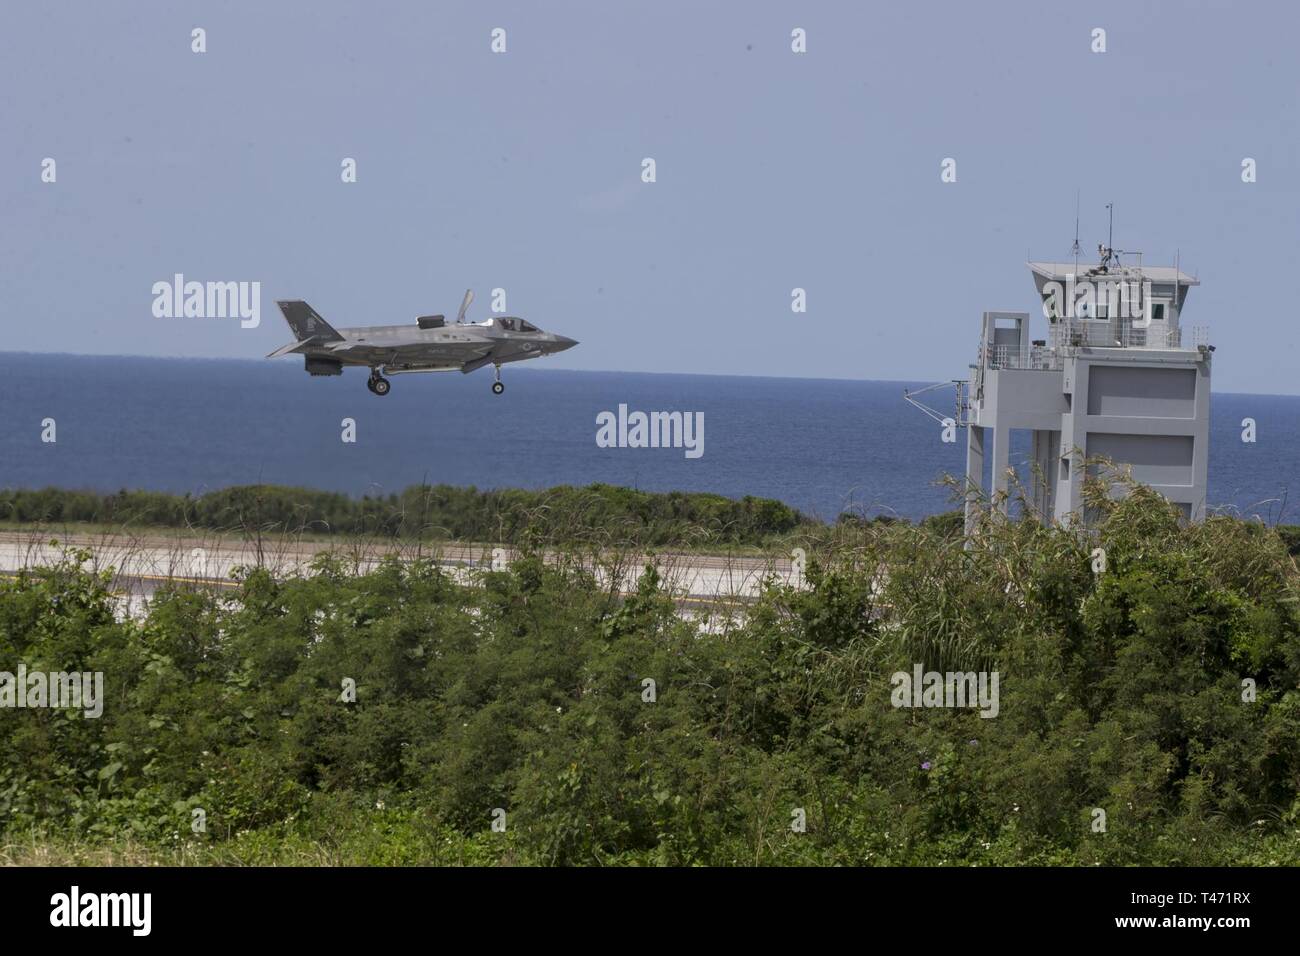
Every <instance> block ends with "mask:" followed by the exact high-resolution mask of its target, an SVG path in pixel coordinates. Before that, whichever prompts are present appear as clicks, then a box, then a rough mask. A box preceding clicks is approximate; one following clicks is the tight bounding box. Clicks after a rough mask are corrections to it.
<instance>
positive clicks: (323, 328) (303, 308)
mask: <svg viewBox="0 0 1300 956" xmlns="http://www.w3.org/2000/svg"><path fill="white" fill-rule="evenodd" d="M275 304H276V305H278V306H279V307H280V311H281V312H283V313H284V320H285V321H286V322H288V323H289V328H291V329H292V330H293V334H294V336H295V337H296V338H297V339H298V341H299V342H302V341H305V340H307V339H318V340H319V341H322V342H338V341H340V340H341V339H342V338H343V336H341V335H339V334H338V332H336V331H334V327H333V326H332V325H330V324H329V323H328V322H326V321H325V320H324V319H322V318H321V317H320V314H319V313H317V311H316V310H315V309H313V308H312V307H311V306H309V305H308V304H307V303H306V302H303V301H302V300H301V299H294V300H292V301H287V302H276V303H275Z"/></svg>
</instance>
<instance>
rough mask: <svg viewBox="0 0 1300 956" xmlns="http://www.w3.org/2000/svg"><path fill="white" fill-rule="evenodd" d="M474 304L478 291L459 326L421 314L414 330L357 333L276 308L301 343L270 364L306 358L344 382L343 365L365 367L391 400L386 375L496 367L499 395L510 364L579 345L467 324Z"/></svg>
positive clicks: (503, 321)
mask: <svg viewBox="0 0 1300 956" xmlns="http://www.w3.org/2000/svg"><path fill="white" fill-rule="evenodd" d="M473 301H474V293H473V291H472V290H466V292H465V299H464V301H462V302H461V304H460V314H459V315H457V316H456V321H455V323H453V324H448V323H447V321H446V319H445V318H444V317H443V316H441V315H422V316H420V317H419V318H418V319H416V320H415V324H414V325H376V326H372V327H370V328H359V329H335V328H333V327H332V326H331V325H330V324H329V323H328V322H326V321H325V320H324V319H322V318H321V317H320V315H318V314H317V312H316V310H315V309H313V308H312V307H311V306H310V305H308V304H307V303H306V302H303V301H302V300H300V299H295V300H293V301H286V302H276V305H278V306H279V307H280V311H281V312H283V313H284V320H285V321H286V322H288V323H289V328H291V329H292V330H293V334H294V335H295V336H297V341H294V342H290V343H289V344H288V345H286V346H284V347H283V348H278V349H276V350H275V351H274V352H272V353H271V354H270V355H268V356H267V358H277V357H278V356H281V355H288V354H290V353H296V354H299V355H302V356H303V358H304V360H305V361H306V365H307V372H308V373H309V374H311V375H342V374H343V366H345V365H364V366H367V367H368V368H369V369H370V380H369V381H368V382H367V383H366V387H367V388H369V389H370V390H371V391H372V392H374V393H375V394H376V395H387V394H388V390H389V388H391V385H390V383H389V381H388V379H386V378H384V375H401V374H404V373H406V372H450V371H454V370H457V369H459V370H460V371H461V372H472V371H474V370H475V369H480V368H483V367H484V366H485V365H491V366H492V367H493V368H494V369H495V370H496V381H494V382H493V383H492V393H493V394H494V395H500V394H501V393H502V392H504V391H505V389H506V387H505V386H504V385H503V384H501V366H502V365H504V364H505V363H507V362H522V361H523V360H524V359H533V358H540V357H541V356H543V355H554V354H555V353H556V352H563V351H564V350H565V349H568V348H572V347H573V346H575V345H577V344H578V343H577V342H575V341H574V340H573V339H571V338H567V337H565V336H563V335H556V334H555V333H554V332H544V331H542V330H541V329H539V328H537V327H536V326H535V325H532V324H530V323H528V322H525V321H524V320H523V319H519V318H513V317H510V316H493V317H492V318H490V319H484V320H483V321H482V322H466V321H465V310H466V309H468V308H469V304H470V303H471V302H473ZM381 373H382V374H381Z"/></svg>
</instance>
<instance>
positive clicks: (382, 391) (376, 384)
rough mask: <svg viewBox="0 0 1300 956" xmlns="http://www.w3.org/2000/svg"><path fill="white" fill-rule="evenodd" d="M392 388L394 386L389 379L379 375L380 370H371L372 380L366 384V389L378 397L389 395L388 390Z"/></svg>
mask: <svg viewBox="0 0 1300 956" xmlns="http://www.w3.org/2000/svg"><path fill="white" fill-rule="evenodd" d="M392 387H393V386H392V384H391V383H390V382H389V381H388V379H386V378H384V377H383V376H382V375H380V374H379V369H377V368H372V369H371V370H370V380H369V381H367V382H366V388H368V389H370V390H371V391H372V392H374V393H375V394H376V395H387V394H388V390H389V389H390V388H392Z"/></svg>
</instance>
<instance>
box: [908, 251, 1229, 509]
mask: <svg viewBox="0 0 1300 956" xmlns="http://www.w3.org/2000/svg"><path fill="white" fill-rule="evenodd" d="M1098 252H1099V254H1100V259H1101V261H1100V263H1099V264H1097V265H1095V266H1091V267H1090V266H1087V265H1083V266H1080V265H1079V264H1078V263H1077V262H1075V263H1069V262H1030V263H1028V265H1029V270H1030V272H1031V273H1032V275H1033V278H1034V284H1035V286H1036V288H1037V291H1038V296H1039V298H1040V300H1041V302H1042V310H1041V315H1042V319H1041V320H1040V321H1041V322H1042V323H1043V325H1045V326H1046V337H1045V338H1033V337H1032V336H1033V333H1032V332H1031V328H1030V315H1029V313H1025V312H985V313H984V317H983V320H982V323H981V335H980V346H979V355H978V360H977V361H976V362H975V363H974V364H972V365H971V374H970V378H969V379H968V380H967V381H964V382H962V381H957V382H954V383H953V384H954V385H956V387H957V418H956V419H955V420H950V421H949V422H945V424H952V423H955V424H958V425H965V426H967V445H966V483H967V488H968V492H970V493H969V494H968V495H967V500H966V527H967V530H968V531H969V530H970V529H971V527H972V525H973V521H974V517H975V515H976V514H977V509H979V508H981V507H985V506H987V504H986V503H987V501H988V500H989V498H990V497H991V498H992V499H993V500H995V501H996V500H998V498H999V495H998V493H999V492H1006V490H1007V485H1008V472H1007V469H1008V466H1009V452H1010V445H1011V436H1012V432H1014V431H1017V430H1024V431H1026V432H1028V433H1029V436H1028V437H1029V442H1028V444H1029V463H1030V466H1031V469H1030V470H1031V475H1032V477H1031V480H1030V493H1031V498H1030V504H1031V505H1032V507H1033V510H1034V511H1035V512H1037V514H1038V515H1039V516H1040V517H1041V519H1042V520H1044V521H1057V522H1064V521H1069V520H1071V516H1080V517H1082V516H1083V501H1082V489H1083V479H1084V470H1085V464H1084V463H1085V460H1088V461H1089V462H1090V461H1091V460H1092V459H1094V458H1099V457H1104V458H1106V459H1109V460H1110V461H1112V462H1114V463H1115V464H1116V465H1119V466H1123V467H1124V468H1125V470H1127V471H1129V473H1130V474H1131V475H1132V477H1133V478H1134V479H1135V480H1137V481H1139V482H1141V483H1143V484H1145V485H1149V486H1150V487H1151V488H1153V489H1154V490H1156V491H1158V492H1160V493H1161V494H1162V495H1164V496H1165V497H1166V498H1168V499H1169V500H1170V501H1171V502H1174V503H1175V504H1176V505H1177V506H1178V507H1179V508H1180V509H1181V510H1182V512H1183V514H1184V515H1185V516H1186V517H1187V519H1188V520H1190V521H1200V520H1203V519H1204V517H1205V499H1206V476H1207V471H1208V467H1207V466H1208V454H1209V425H1210V359H1211V353H1212V352H1213V351H1214V349H1213V347H1212V346H1210V345H1209V344H1208V341H1207V338H1206V334H1205V329H1204V328H1203V327H1192V328H1190V329H1189V328H1187V327H1185V326H1184V325H1183V323H1182V321H1181V320H1182V313H1183V309H1184V307H1185V304H1186V301H1187V293H1188V291H1189V290H1190V289H1191V287H1192V286H1195V285H1199V284H1200V283H1199V281H1198V280H1197V279H1195V278H1193V277H1192V276H1189V275H1187V274H1186V273H1184V272H1182V271H1180V270H1179V269H1178V268H1177V267H1170V266H1147V265H1143V264H1142V261H1141V256H1140V254H1129V253H1119V252H1115V251H1113V250H1112V249H1110V248H1107V247H1105V246H1100V247H1098ZM1124 257H1134V258H1135V260H1136V261H1132V262H1128V263H1125V262H1123V261H1122V259H1123V258H1124ZM913 394H915V393H913ZM909 400H910V396H909ZM913 404H918V405H919V403H917V402H915V401H913ZM920 407H922V408H923V409H924V408H925V406H920ZM925 410H926V411H930V410H929V409H925ZM1087 467H1088V468H1089V469H1091V468H1092V467H1094V466H1093V465H1091V464H1089V465H1087ZM1001 506H1002V507H1003V508H1005V506H1006V503H1005V498H1003V499H1002V501H1001Z"/></svg>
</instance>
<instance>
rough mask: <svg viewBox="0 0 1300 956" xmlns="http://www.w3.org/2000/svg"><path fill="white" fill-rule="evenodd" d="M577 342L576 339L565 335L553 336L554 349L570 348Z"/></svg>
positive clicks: (558, 350)
mask: <svg viewBox="0 0 1300 956" xmlns="http://www.w3.org/2000/svg"><path fill="white" fill-rule="evenodd" d="M577 344H578V340H577V339H571V338H569V337H568V336H567V335H557V336H556V337H555V351H557V352H563V351H564V350H565V349H571V348H573V347H574V346H575V345H577Z"/></svg>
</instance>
